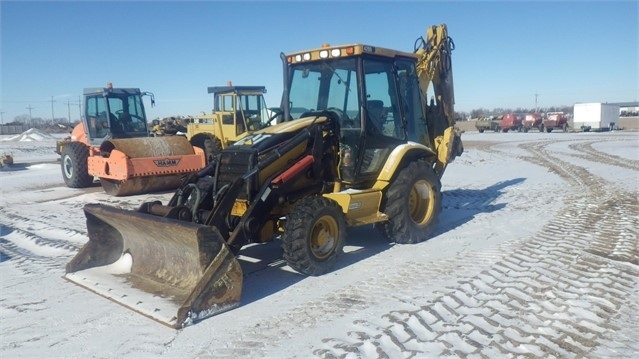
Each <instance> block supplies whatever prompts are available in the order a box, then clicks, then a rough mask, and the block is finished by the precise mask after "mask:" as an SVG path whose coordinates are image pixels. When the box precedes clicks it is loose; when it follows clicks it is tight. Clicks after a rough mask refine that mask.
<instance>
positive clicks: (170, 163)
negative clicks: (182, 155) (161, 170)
mask: <svg viewBox="0 0 639 359" xmlns="http://www.w3.org/2000/svg"><path fill="white" fill-rule="evenodd" d="M153 162H155V165H156V166H158V167H174V166H177V165H178V163H180V159H179V158H165V159H163V160H153Z"/></svg>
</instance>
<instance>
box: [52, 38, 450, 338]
mask: <svg viewBox="0 0 639 359" xmlns="http://www.w3.org/2000/svg"><path fill="white" fill-rule="evenodd" d="M452 49H453V43H452V40H451V39H450V38H449V37H448V34H447V30H446V26H445V25H439V26H433V27H430V28H428V30H427V36H426V39H424V38H419V40H418V42H416V46H415V51H414V52H402V51H395V50H390V49H385V48H380V47H375V46H369V45H362V44H352V45H345V46H328V45H326V46H322V47H321V48H316V49H311V50H308V51H301V52H295V53H291V54H287V55H284V54H282V55H281V57H282V62H283V68H284V84H285V85H284V91H283V95H282V103H281V112H280V114H279V120H280V121H279V123H277V124H274V125H272V126H268V127H266V128H263V129H261V130H258V131H256V132H254V133H251V134H248V135H247V136H245V137H243V138H242V139H240V140H239V141H237V142H236V143H235V144H233V145H231V146H228V147H227V148H225V149H223V150H221V151H220V153H219V154H218V155H217V156H216V158H215V161H213V162H211V163H209V164H208V165H207V167H205V168H204V169H202V170H201V171H199V172H197V173H196V174H193V175H191V176H190V178H189V179H188V180H187V181H186V182H185V183H184V184H183V186H181V187H180V188H179V189H178V190H177V191H176V192H175V194H174V196H173V197H172V199H171V200H170V201H169V202H168V203H166V204H163V203H161V202H159V201H156V202H147V203H143V204H141V205H140V207H139V208H138V209H137V210H126V209H120V208H115V207H111V206H106V205H101V204H87V205H86V206H85V207H84V211H85V214H86V217H87V229H88V234H89V241H88V243H87V244H86V245H85V246H84V247H83V248H82V249H81V250H80V252H79V253H78V254H77V255H76V256H75V258H73V259H72V260H71V262H69V263H68V265H67V268H66V274H65V278H66V279H68V280H69V281H72V282H74V283H76V284H78V285H80V286H83V287H85V288H87V289H90V290H92V291H94V292H96V293H98V294H100V295H103V296H105V297H107V298H110V299H112V300H114V301H116V302H118V303H121V304H123V305H125V306H127V307H129V308H131V309H133V310H136V311H138V312H140V313H142V314H144V315H147V316H148V317H150V318H153V319H155V320H157V321H159V322H161V323H164V324H166V325H168V326H171V327H174V328H180V327H183V326H185V325H189V324H192V323H195V322H197V321H199V320H202V319H203V318H206V317H209V316H212V315H215V314H217V313H219V312H222V311H225V310H228V309H231V308H233V307H235V306H237V305H238V304H239V301H240V294H241V291H242V277H243V274H242V269H241V265H240V263H239V262H238V260H237V259H236V255H237V254H238V253H239V252H240V251H241V249H242V247H243V246H244V245H246V244H249V243H262V242H267V241H272V240H274V239H275V240H278V241H280V242H281V245H282V249H283V257H284V259H285V260H286V262H287V263H288V265H290V266H291V267H292V268H293V269H295V270H296V271H298V272H300V273H302V274H305V275H313V276H314V275H321V274H324V273H326V272H329V271H331V270H332V269H333V268H334V265H335V263H336V262H337V260H338V258H339V257H340V255H342V254H343V246H344V241H345V239H346V229H347V228H348V227H351V226H361V225H371V224H372V225H374V226H375V227H377V228H378V229H380V230H381V231H382V232H383V233H384V234H385V235H386V236H387V237H388V238H389V239H390V240H391V241H394V242H396V243H417V242H421V241H424V240H426V239H428V237H429V235H430V233H431V231H432V230H433V227H434V226H435V223H436V220H437V217H438V215H439V213H440V209H441V183H440V180H441V178H442V175H443V174H444V171H445V169H446V166H447V165H448V164H449V163H450V162H451V161H452V160H453V159H454V158H455V157H456V156H458V155H460V154H461V152H462V151H463V149H462V144H461V138H460V134H459V132H458V131H457V130H456V129H455V127H454V116H453V86H452V67H451V60H450V56H451V50H452ZM431 86H432V88H431ZM430 90H432V91H433V94H432V96H433V97H432V99H429V98H428V93H427V92H426V91H430Z"/></svg>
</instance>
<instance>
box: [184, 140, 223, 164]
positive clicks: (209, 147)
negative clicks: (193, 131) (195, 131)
mask: <svg viewBox="0 0 639 359" xmlns="http://www.w3.org/2000/svg"><path fill="white" fill-rule="evenodd" d="M191 146H195V147H199V148H201V149H202V151H204V156H205V157H206V164H207V165H208V164H209V163H211V162H212V161H213V160H215V156H217V154H218V153H220V151H222V142H220V140H219V139H218V138H217V137H215V136H211V135H208V134H207V135H199V136H194V137H193V138H192V139H191Z"/></svg>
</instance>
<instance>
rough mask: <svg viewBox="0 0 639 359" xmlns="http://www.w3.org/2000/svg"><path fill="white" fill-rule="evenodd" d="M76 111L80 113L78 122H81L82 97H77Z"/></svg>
mask: <svg viewBox="0 0 639 359" xmlns="http://www.w3.org/2000/svg"><path fill="white" fill-rule="evenodd" d="M78 111H79V112H80V121H82V96H78Z"/></svg>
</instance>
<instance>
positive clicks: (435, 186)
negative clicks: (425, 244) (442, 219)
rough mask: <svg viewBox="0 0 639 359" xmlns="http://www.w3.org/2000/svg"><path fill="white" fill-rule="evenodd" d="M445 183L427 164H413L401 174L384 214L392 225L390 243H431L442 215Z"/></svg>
mask: <svg viewBox="0 0 639 359" xmlns="http://www.w3.org/2000/svg"><path fill="white" fill-rule="evenodd" d="M441 201H442V194H441V183H440V181H439V178H438V177H437V176H436V175H435V171H433V169H432V167H430V166H429V165H428V163H426V162H422V161H419V162H412V163H411V164H409V165H408V167H406V168H404V169H403V170H401V172H400V173H399V175H398V176H397V178H395V180H393V182H392V183H391V185H390V187H389V189H388V192H386V195H385V201H384V204H383V206H382V211H383V212H384V213H386V215H388V218H389V221H388V222H386V223H385V225H384V232H385V233H386V236H387V237H388V239H389V240H391V241H393V242H395V243H400V244H410V243H419V242H422V241H425V240H426V239H428V236H429V235H430V233H431V232H432V231H433V228H434V227H435V224H436V223H437V217H438V215H439V212H440V211H441Z"/></svg>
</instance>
